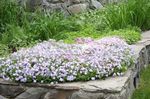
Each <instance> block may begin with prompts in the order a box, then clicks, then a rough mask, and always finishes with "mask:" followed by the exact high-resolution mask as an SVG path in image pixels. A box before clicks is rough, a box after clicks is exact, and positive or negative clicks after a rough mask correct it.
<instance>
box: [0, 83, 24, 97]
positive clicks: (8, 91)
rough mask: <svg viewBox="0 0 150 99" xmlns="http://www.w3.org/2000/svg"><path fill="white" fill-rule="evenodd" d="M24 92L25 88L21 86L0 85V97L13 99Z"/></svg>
mask: <svg viewBox="0 0 150 99" xmlns="http://www.w3.org/2000/svg"><path fill="white" fill-rule="evenodd" d="M24 91H25V88H24V87H21V86H11V85H0V95H3V96H7V97H9V98H14V97H16V96H17V95H18V94H20V93H22V92H24Z"/></svg>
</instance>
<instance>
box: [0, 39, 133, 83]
mask: <svg viewBox="0 0 150 99" xmlns="http://www.w3.org/2000/svg"><path fill="white" fill-rule="evenodd" d="M79 40H80V42H79V43H76V44H65V43H63V42H56V41H54V40H49V41H45V42H42V43H39V44H37V45H36V46H34V47H32V48H28V49H21V50H19V51H18V52H15V53H13V54H11V55H10V56H9V57H7V58H3V59H0V76H1V77H2V78H3V79H5V80H12V81H17V82H40V83H51V84H53V83H57V82H70V81H87V80H96V79H102V78H105V77H108V76H115V75H122V74H123V72H124V71H125V70H126V69H127V68H128V67H129V66H130V65H131V64H132V63H133V62H134V52H133V50H132V48H131V46H129V45H128V44H126V42H124V41H123V40H121V39H119V38H116V37H111V38H110V37H108V38H103V39H100V40H90V39H88V40H87V41H86V39H84V40H81V38H80V39H79ZM81 41H82V43H81ZM77 42H78V41H77Z"/></svg>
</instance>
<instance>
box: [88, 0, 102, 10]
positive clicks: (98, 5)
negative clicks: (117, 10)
mask: <svg viewBox="0 0 150 99" xmlns="http://www.w3.org/2000/svg"><path fill="white" fill-rule="evenodd" d="M90 8H91V9H100V8H103V5H102V4H101V3H100V2H98V1H97V0H91V4H90Z"/></svg>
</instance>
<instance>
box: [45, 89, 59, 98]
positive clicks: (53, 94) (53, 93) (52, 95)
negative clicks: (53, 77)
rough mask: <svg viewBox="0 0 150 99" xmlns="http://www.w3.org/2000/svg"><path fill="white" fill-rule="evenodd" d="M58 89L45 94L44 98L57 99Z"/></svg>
mask: <svg viewBox="0 0 150 99" xmlns="http://www.w3.org/2000/svg"><path fill="white" fill-rule="evenodd" d="M57 95H58V91H56V90H52V91H49V92H48V93H46V94H45V96H44V98H43V99H57Z"/></svg>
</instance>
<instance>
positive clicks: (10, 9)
mask: <svg viewBox="0 0 150 99" xmlns="http://www.w3.org/2000/svg"><path fill="white" fill-rule="evenodd" d="M22 11H23V9H22V8H21V7H19V6H18V5H17V3H16V1H15V0H0V33H2V32H4V31H5V26H6V25H7V24H12V23H13V24H20V23H21V16H22Z"/></svg>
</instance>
